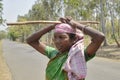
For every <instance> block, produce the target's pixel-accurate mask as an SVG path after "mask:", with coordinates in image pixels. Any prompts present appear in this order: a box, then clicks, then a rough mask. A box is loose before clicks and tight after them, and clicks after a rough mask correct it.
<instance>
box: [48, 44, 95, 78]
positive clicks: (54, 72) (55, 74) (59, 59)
mask: <svg viewBox="0 0 120 80" xmlns="http://www.w3.org/2000/svg"><path fill="white" fill-rule="evenodd" d="M67 54H68V52H66V53H62V54H59V52H58V51H57V50H56V49H55V48H53V47H49V46H47V47H46V56H47V57H48V58H49V59H50V61H49V62H48V65H47V68H46V80H67V75H66V72H65V71H64V70H63V69H62V66H63V64H64V62H65V61H66V59H67V56H68V55H67ZM84 55H85V60H86V62H87V61H89V60H90V59H92V58H93V57H94V56H95V54H93V55H91V56H89V55H88V54H87V52H86V49H85V50H84Z"/></svg>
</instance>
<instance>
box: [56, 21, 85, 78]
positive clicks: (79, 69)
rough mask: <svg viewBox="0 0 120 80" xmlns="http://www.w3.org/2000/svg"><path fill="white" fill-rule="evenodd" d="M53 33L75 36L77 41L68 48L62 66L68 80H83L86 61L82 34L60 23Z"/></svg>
mask: <svg viewBox="0 0 120 80" xmlns="http://www.w3.org/2000/svg"><path fill="white" fill-rule="evenodd" d="M55 32H65V33H72V34H76V36H77V37H78V41H77V42H76V43H75V44H74V45H73V46H72V47H71V48H70V51H69V52H68V58H67V60H66V62H65V63H64V65H63V66H62V67H63V68H62V69H64V70H65V71H66V72H67V76H68V80H80V79H84V78H85V77H86V74H87V67H86V61H85V57H84V44H83V34H82V32H81V31H79V30H78V29H73V28H72V27H71V26H70V25H68V24H65V23H62V24H58V25H56V27H55Z"/></svg>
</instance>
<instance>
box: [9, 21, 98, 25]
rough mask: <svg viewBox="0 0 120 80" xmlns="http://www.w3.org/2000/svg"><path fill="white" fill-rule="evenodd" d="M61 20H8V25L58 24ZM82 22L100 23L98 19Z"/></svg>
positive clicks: (83, 22)
mask: <svg viewBox="0 0 120 80" xmlns="http://www.w3.org/2000/svg"><path fill="white" fill-rule="evenodd" d="M57 23H61V22H60V21H43V20H41V21H25V22H8V23H7V25H27V24H57ZM79 23H81V24H99V22H98V21H79Z"/></svg>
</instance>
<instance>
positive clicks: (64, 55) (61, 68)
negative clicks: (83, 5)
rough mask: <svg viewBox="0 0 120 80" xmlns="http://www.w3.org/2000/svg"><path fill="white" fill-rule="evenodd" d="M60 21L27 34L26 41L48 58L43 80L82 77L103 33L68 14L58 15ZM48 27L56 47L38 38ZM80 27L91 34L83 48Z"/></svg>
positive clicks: (63, 79) (65, 79)
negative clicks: (65, 15) (88, 42)
mask: <svg viewBox="0 0 120 80" xmlns="http://www.w3.org/2000/svg"><path fill="white" fill-rule="evenodd" d="M60 21H61V22H62V23H61V24H54V25H50V26H48V27H46V28H44V29H42V30H39V31H38V32H36V33H34V34H32V35H31V36H29V37H28V38H27V43H28V44H29V45H31V46H32V47H33V48H35V49H36V50H37V51H39V52H40V53H41V54H43V55H45V56H47V57H48V58H49V59H50V61H49V63H48V65H47V68H46V80H84V79H85V76H86V64H85V62H87V61H88V60H90V59H92V58H93V57H94V56H95V53H96V51H97V50H98V48H99V47H100V45H101V44H102V42H103V41H104V38H105V37H104V35H103V34H102V33H101V32H99V31H97V30H95V29H93V28H91V27H88V26H86V25H82V24H80V23H78V22H76V21H74V20H71V19H70V18H60ZM51 30H54V38H53V42H54V44H55V46H56V48H53V47H49V46H46V45H45V44H43V43H42V42H39V40H40V38H41V37H42V36H43V35H44V34H46V33H47V32H49V31H51ZM79 30H80V31H82V32H83V33H84V34H86V35H88V36H90V37H91V38H92V39H91V43H90V44H89V45H88V46H87V47H86V48H85V49H83V44H82V43H83V35H82V33H79ZM76 45H78V48H77V49H76V48H75V47H76ZM76 51H78V52H76ZM76 53H77V54H76ZM83 53H84V55H83ZM73 54H75V55H73ZM71 55H72V56H71ZM80 55H81V56H80ZM76 62H77V64H78V65H77V64H76ZM79 65H81V66H80V67H79ZM76 67H77V69H75V68H76Z"/></svg>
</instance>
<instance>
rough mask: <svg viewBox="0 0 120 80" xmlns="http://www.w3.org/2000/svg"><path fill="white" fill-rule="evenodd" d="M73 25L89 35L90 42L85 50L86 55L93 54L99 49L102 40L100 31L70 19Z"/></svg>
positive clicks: (102, 36)
mask: <svg viewBox="0 0 120 80" xmlns="http://www.w3.org/2000/svg"><path fill="white" fill-rule="evenodd" d="M71 22H72V24H73V26H76V28H78V29H80V30H81V31H83V33H84V34H86V35H89V36H90V37H91V43H90V44H89V45H88V46H87V49H86V52H87V53H88V55H93V54H94V53H96V51H97V50H98V49H99V47H100V45H101V44H102V42H103V41H104V38H105V36H104V34H103V33H102V32H99V31H97V30H96V29H94V28H92V27H89V26H86V25H83V24H80V23H78V22H75V21H71Z"/></svg>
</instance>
